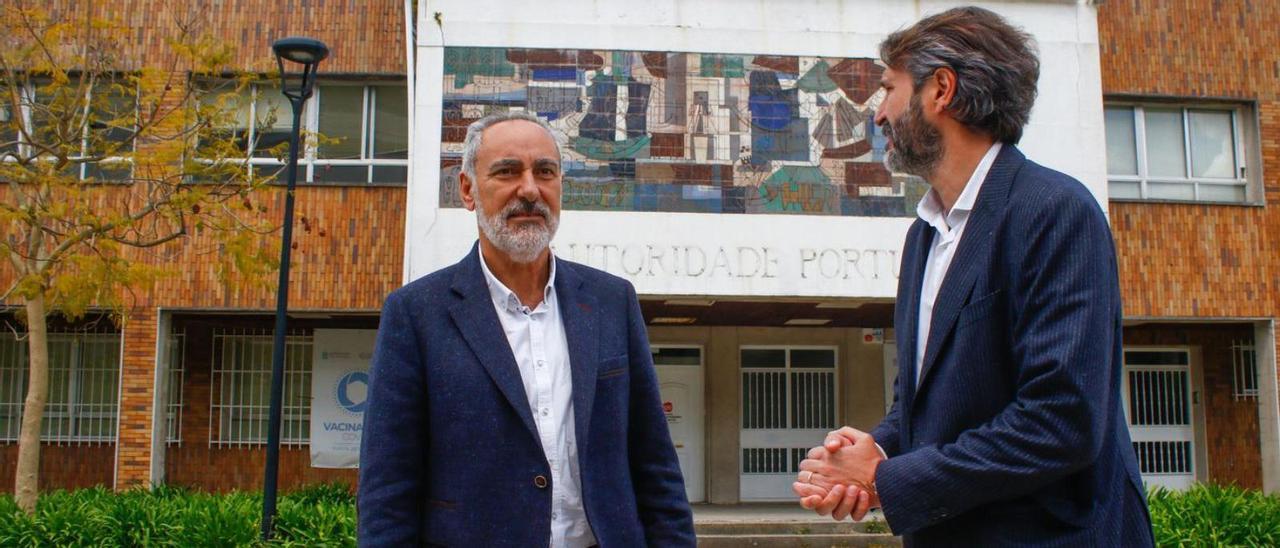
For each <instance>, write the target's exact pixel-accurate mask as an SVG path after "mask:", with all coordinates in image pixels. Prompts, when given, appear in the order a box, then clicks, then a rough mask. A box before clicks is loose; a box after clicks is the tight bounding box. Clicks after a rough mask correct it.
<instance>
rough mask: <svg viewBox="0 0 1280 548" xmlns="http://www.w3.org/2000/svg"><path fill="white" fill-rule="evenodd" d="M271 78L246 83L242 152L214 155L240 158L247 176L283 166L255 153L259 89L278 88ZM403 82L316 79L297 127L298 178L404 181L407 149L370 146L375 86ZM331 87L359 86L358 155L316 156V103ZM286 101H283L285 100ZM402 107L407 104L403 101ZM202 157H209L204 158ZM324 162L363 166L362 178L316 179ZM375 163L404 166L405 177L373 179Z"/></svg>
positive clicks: (287, 115)
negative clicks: (381, 150)
mask: <svg viewBox="0 0 1280 548" xmlns="http://www.w3.org/2000/svg"><path fill="white" fill-rule="evenodd" d="M274 84H275V83H273V82H270V81H260V82H252V83H250V84H249V85H248V86H247V89H248V91H249V97H248V101H249V108H248V117H249V121H248V128H246V139H245V142H246V145H245V148H244V155H243V156H239V157H234V158H232V157H228V158H218V159H217V160H223V161H235V162H243V163H244V164H245V165H246V169H247V170H248V175H249V176H250V177H255V176H256V173H255V172H257V171H259V170H264V169H267V168H276V169H277V170H283V169H285V168H286V167H287V165H288V163H287V161H281V160H278V159H276V158H273V157H269V156H267V157H263V156H255V153H256V152H258V151H259V148H258V146H257V145H258V143H257V141H258V124H257V122H258V121H259V118H260V117H259V115H258V103H259V93H261V90H263V89H269V90H274V91H278V90H279V88H278V87H274ZM399 85H403V86H404V87H405V88H406V97H407V88H408V83H407V82H406V81H404V80H385V79H378V80H346V81H344V80H333V81H321V82H317V83H316V85H315V88H314V90H313V92H312V96H311V98H310V99H308V100H307V101H306V103H304V104H303V107H302V117H301V118H302V119H301V122H302V123H301V126H302V127H301V130H302V138H303V148H302V151H301V153H300V154H299V155H298V175H299V177H298V182H299V183H302V184H309V185H324V186H405V185H406V184H407V183H408V170H409V154H410V152H411V151H409V150H406V152H405V157H404V158H403V159H400V158H375V157H374V156H375V153H374V146H375V142H376V138H377V120H376V118H377V110H376V109H377V101H378V98H377V96H378V93H377V92H376V89H375V88H378V87H384V86H399ZM332 87H359V88H361V90H362V92H363V93H362V95H361V102H360V104H361V114H360V131H359V134H358V135H356V136H354V137H355V138H356V139H358V140H359V143H360V158H357V159H350V158H323V157H321V156H320V147H321V145H320V144H319V143H318V142H317V139H316V138H315V137H314V134H316V133H318V132H319V128H320V105H321V103H322V102H323V101H324V88H332ZM285 104H286V105H287V104H288V103H287V102H286V103H285ZM405 108H406V109H407V108H408V104H407V103H406V105H405ZM407 113H408V111H407V110H406V121H405V123H406V127H405V131H406V134H407V132H408V131H410V130H411V128H409V127H408V125H407V124H408V118H407ZM275 115H276V117H277V119H280V118H281V117H283V118H284V119H287V120H292V117H293V112H292V110H289V111H286V112H276V113H275ZM205 160H206V161H209V160H213V159H205ZM326 166H335V167H364V168H365V178H364V181H361V182H352V181H325V180H319V181H317V180H316V172H317V169H316V168H317V167H318V168H321V169H323V168H324V167H326ZM379 167H400V168H404V170H405V181H403V182H397V181H375V180H374V178H375V177H374V174H375V173H376V170H377V168H379ZM284 183H285V181H283V180H281V179H277V180H276V181H273V184H284Z"/></svg>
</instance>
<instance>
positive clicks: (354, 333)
mask: <svg viewBox="0 0 1280 548" xmlns="http://www.w3.org/2000/svg"><path fill="white" fill-rule="evenodd" d="M377 335H378V331H377V330H374V329H317V330H315V336H314V341H315V343H314V352H315V354H314V356H313V357H312V361H311V363H312V370H311V466H312V467H314V468H358V467H359V466H360V430H361V429H362V428H363V427H364V410H365V407H366V406H367V405H368V399H367V396H368V393H369V361H370V360H371V359H373V345H374V341H375V340H376V339H377Z"/></svg>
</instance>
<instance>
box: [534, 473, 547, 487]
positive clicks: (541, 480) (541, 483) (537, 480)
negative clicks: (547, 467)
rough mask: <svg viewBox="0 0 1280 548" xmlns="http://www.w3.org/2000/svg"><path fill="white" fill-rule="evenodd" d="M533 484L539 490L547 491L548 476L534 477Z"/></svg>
mask: <svg viewBox="0 0 1280 548" xmlns="http://www.w3.org/2000/svg"><path fill="white" fill-rule="evenodd" d="M533 484H534V485H535V486H537V488H538V489H546V488H547V477H546V476H534V477H533Z"/></svg>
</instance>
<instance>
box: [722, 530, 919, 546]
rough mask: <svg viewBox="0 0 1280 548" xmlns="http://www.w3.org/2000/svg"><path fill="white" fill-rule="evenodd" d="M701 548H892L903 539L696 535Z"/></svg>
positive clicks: (885, 535) (872, 535)
mask: <svg viewBox="0 0 1280 548" xmlns="http://www.w3.org/2000/svg"><path fill="white" fill-rule="evenodd" d="M698 546H699V547H700V548H737V547H747V546H749V547H752V548H794V547H805V548H818V547H827V546H832V547H835V546H858V547H865V548H891V547H899V546H902V539H901V538H899V537H895V536H893V535H890V534H889V533H848V534H814V535H803V534H790V535H788V534H781V535H701V534H700V535H698Z"/></svg>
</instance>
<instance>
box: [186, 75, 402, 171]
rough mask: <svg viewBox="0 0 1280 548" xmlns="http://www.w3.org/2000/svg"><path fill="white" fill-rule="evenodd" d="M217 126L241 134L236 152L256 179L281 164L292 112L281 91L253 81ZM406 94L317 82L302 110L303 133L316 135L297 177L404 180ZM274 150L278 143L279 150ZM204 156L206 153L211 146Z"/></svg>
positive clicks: (396, 87) (397, 86) (393, 87)
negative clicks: (245, 160)
mask: <svg viewBox="0 0 1280 548" xmlns="http://www.w3.org/2000/svg"><path fill="white" fill-rule="evenodd" d="M229 106H230V107H231V110H232V115H231V116H229V117H227V118H225V119H223V120H220V121H219V123H218V127H219V131H222V132H224V134H226V133H230V134H232V135H234V136H235V137H236V143H237V146H238V151H237V153H238V155H239V156H241V157H243V158H247V159H248V160H249V162H248V163H249V164H250V166H251V167H250V169H251V170H252V172H253V174H254V175H256V176H270V175H274V174H276V173H278V172H280V170H282V169H283V168H284V165H285V164H284V162H283V161H281V160H280V158H285V157H286V155H287V154H288V150H287V146H288V142H289V135H290V132H291V130H292V125H293V109H292V107H291V106H290V105H289V101H288V99H286V98H285V96H284V95H283V94H281V93H280V88H278V87H274V86H267V85H261V84H259V85H252V86H249V87H247V88H246V89H245V91H244V92H243V94H242V96H241V97H240V98H239V99H238V100H237V101H235V104H234V105H229ZM408 121H409V116H408V95H407V92H406V87H405V85H404V83H403V82H401V83H386V84H372V85H359V84H342V83H332V84H320V85H318V86H316V90H315V93H314V95H313V96H312V98H311V99H310V100H308V101H307V104H306V107H305V110H304V112H303V113H302V129H303V131H304V132H308V131H309V132H319V133H320V135H322V136H323V138H322V139H319V140H318V141H317V140H313V142H311V143H309V144H308V146H307V147H306V149H305V150H304V151H303V152H302V153H301V155H300V156H299V158H298V169H299V172H298V177H299V180H302V181H307V182H313V183H333V184H366V183H383V184H405V182H406V180H407V179H408V174H409V122H408ZM276 147H281V148H279V149H277V148H276ZM205 155H206V157H207V156H208V155H209V154H208V151H206V154H205Z"/></svg>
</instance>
